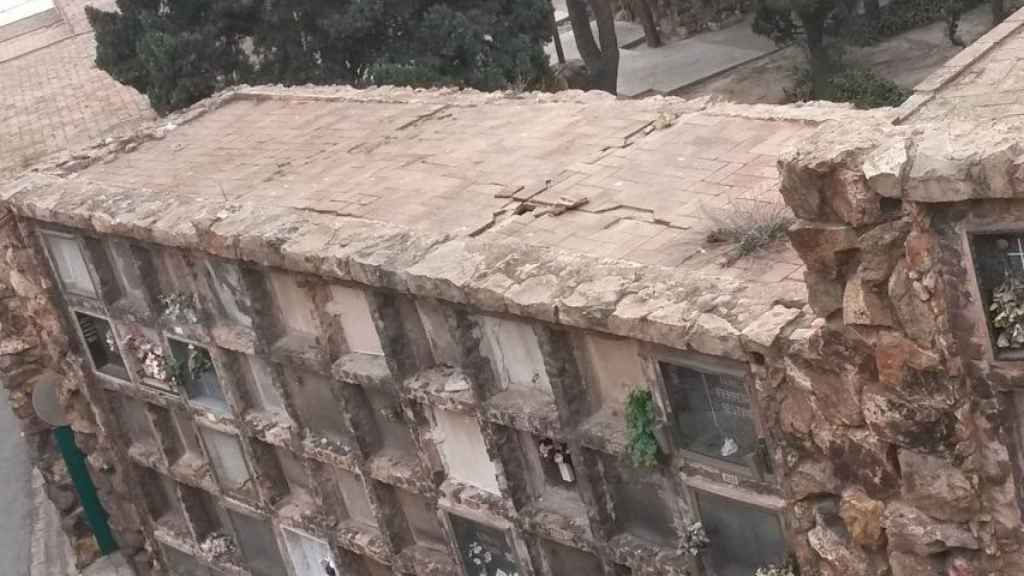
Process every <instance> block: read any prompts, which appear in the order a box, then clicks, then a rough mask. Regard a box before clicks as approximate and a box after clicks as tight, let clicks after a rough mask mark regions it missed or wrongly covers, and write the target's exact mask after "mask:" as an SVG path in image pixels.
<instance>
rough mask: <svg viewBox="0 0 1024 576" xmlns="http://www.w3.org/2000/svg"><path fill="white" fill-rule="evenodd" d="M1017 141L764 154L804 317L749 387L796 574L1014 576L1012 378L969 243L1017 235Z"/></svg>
mask: <svg viewBox="0 0 1024 576" xmlns="http://www.w3.org/2000/svg"><path fill="white" fill-rule="evenodd" d="M1020 133H1021V132H1020V131H1019V127H1018V128H1017V129H1013V127H1006V126H1003V127H995V126H991V125H988V126H960V125H957V126H942V127H923V128H921V127H918V128H915V129H910V128H906V127H894V126H892V125H891V124H888V123H885V122H883V121H878V122H870V121H865V122H863V123H860V124H858V125H844V126H843V127H842V129H841V130H840V129H839V127H838V126H835V125H828V124H826V125H824V126H823V127H822V128H821V129H820V130H819V132H817V133H816V135H815V136H814V137H813V138H811V139H809V141H807V142H806V143H804V145H802V146H801V148H800V149H799V150H795V151H792V152H790V153H788V154H785V155H784V156H783V157H782V159H781V160H780V167H781V170H782V174H783V184H782V192H783V195H784V196H785V199H786V201H787V203H788V204H789V206H790V207H791V208H792V209H793V211H794V212H795V214H796V215H797V217H798V218H799V219H800V220H799V223H798V224H797V225H796V226H794V228H793V229H792V230H791V231H790V238H791V241H792V243H793V246H794V247H795V248H796V250H797V251H798V252H799V253H800V255H801V258H802V259H803V260H804V262H805V263H806V265H807V272H806V279H807V283H808V292H809V300H810V304H811V306H812V308H813V310H814V313H815V316H816V318H815V319H814V320H813V321H811V322H810V323H809V324H807V325H805V326H802V327H800V328H799V329H797V330H795V331H794V332H793V333H792V334H791V335H790V338H789V339H788V341H787V342H786V343H785V344H784V345H783V346H781V347H779V348H778V349H775V350H773V351H770V353H769V358H768V362H767V366H768V368H765V369H764V370H763V371H762V375H761V379H760V380H761V385H762V387H763V388H766V389H771V390H773V391H774V392H773V393H771V394H770V396H771V397H772V400H770V402H773V404H772V408H770V409H769V410H768V411H767V418H768V423H767V424H768V426H769V427H770V428H772V429H773V430H774V431H775V434H776V435H777V439H778V444H779V445H780V446H783V449H782V451H783V454H782V460H783V462H784V467H785V470H784V476H785V478H786V484H787V490H788V494H787V498H788V500H789V502H790V504H791V507H792V521H793V526H792V528H793V529H794V533H795V534H796V535H797V537H796V538H795V541H794V543H793V547H794V549H795V552H796V554H797V556H798V558H799V560H800V563H801V565H802V567H803V568H804V571H805V572H808V573H812V574H821V575H823V576H827V575H840V574H842V575H854V574H884V573H891V574H893V576H924V575H931V574H939V573H942V574H946V573H948V574H953V575H956V576H965V575H968V574H1020V573H1022V572H1024V549H1022V548H1021V545H1022V544H1024V538H1022V532H1021V528H1022V525H1021V515H1020V508H1019V506H1018V502H1017V499H1016V497H1015V493H1016V489H1017V484H1016V482H1015V479H1014V474H1013V466H1012V465H1011V456H1010V455H1011V453H1012V451H1013V445H1014V442H1013V441H1012V440H1011V439H1012V438H1013V437H1014V430H1015V427H1016V426H1017V425H1019V423H1018V422H1017V421H1015V420H1016V419H1015V418H1013V417H1012V412H1013V410H1012V408H1013V404H1012V399H1011V396H1010V391H1011V390H1012V389H1014V388H1015V387H1019V381H1020V380H1019V377H1018V376H1019V374H1020V373H1021V372H1020V367H1019V366H1018V365H1014V364H1013V363H1012V362H996V361H994V360H992V352H991V345H990V341H991V340H990V339H989V337H988V335H987V331H986V318H985V314H986V311H985V308H984V306H983V305H982V304H981V302H982V299H981V298H980V297H979V296H980V295H979V291H978V288H977V286H976V283H975V279H974V272H973V268H972V266H971V253H970V246H969V238H968V231H970V230H977V229H978V228H979V227H984V226H994V225H1001V226H1003V227H1004V228H1006V227H1011V228H1012V227H1013V226H1017V227H1019V224H1016V222H1019V218H1017V217H1016V216H1019V214H1020V213H1021V210H1022V206H1021V202H1020V201H1019V200H1010V199H1008V198H1010V197H1013V196H1016V195H1017V194H1018V193H1019V192H1024V187H1022V186H1021V183H1022V179H1021V176H1022V173H1021V171H1020V169H1019V167H1020V161H1019V158H1021V153H1022V152H1024V149H1022V147H1021V145H1020V143H1019V142H1018V140H1019V134H1020ZM887 571H891V572H887Z"/></svg>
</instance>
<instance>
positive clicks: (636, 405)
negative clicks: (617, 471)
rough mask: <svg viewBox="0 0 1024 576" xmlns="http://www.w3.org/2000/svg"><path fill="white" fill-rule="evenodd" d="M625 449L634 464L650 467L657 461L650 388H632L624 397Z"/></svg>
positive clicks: (652, 402)
mask: <svg viewBox="0 0 1024 576" xmlns="http://www.w3.org/2000/svg"><path fill="white" fill-rule="evenodd" d="M626 449H627V450H628V452H629V455H630V458H632V460H633V465H634V466H637V467H640V468H651V467H653V466H655V465H656V464H657V463H658V453H659V448H658V441H657V439H656V438H655V436H654V397H653V396H652V395H651V391H650V390H641V389H636V390H632V391H630V393H629V396H628V397H627V398H626Z"/></svg>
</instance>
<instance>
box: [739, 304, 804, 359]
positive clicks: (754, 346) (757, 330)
mask: <svg viewBox="0 0 1024 576" xmlns="http://www.w3.org/2000/svg"><path fill="white" fill-rule="evenodd" d="M799 316H800V310H799V309H797V308H787V307H786V306H781V305H780V306H773V307H772V308H771V309H770V310H768V311H767V312H765V313H764V314H762V315H761V316H760V317H759V318H758V319H757V320H754V322H753V323H751V324H749V325H748V326H747V327H746V328H745V329H744V330H743V333H742V335H741V336H742V339H743V344H744V346H745V347H746V348H747V349H748V350H752V351H755V352H760V353H762V354H763V353H767V352H768V350H769V349H771V347H772V345H773V344H775V341H776V340H777V339H778V337H779V335H780V334H781V333H782V331H783V330H785V329H786V327H787V326H789V325H790V323H792V322H793V321H794V320H796V319H797V318H798V317H799Z"/></svg>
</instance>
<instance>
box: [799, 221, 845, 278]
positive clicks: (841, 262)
mask: <svg viewBox="0 0 1024 576" xmlns="http://www.w3.org/2000/svg"><path fill="white" fill-rule="evenodd" d="M788 234H789V241H790V243H791V244H792V245H793V248H794V249H795V250H796V252H797V254H799V255H800V259H801V260H803V261H804V264H806V265H807V268H808V269H809V270H814V271H815V272H816V273H820V274H823V275H825V276H827V277H829V278H836V277H838V276H839V275H840V273H841V271H842V269H843V267H844V266H845V264H846V262H848V261H849V259H850V256H851V253H850V251H851V250H853V249H855V248H856V247H857V233H856V231H854V229H853V228H851V227H849V226H846V225H843V224H820V223H813V222H798V223H797V224H794V225H793V226H792V227H791V228H790V229H789V232H788Z"/></svg>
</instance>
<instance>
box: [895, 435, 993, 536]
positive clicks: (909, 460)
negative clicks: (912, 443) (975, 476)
mask: <svg viewBox="0 0 1024 576" xmlns="http://www.w3.org/2000/svg"><path fill="white" fill-rule="evenodd" d="M899 462H900V469H901V470H902V472H903V477H902V480H901V483H902V488H903V497H904V499H905V500H906V501H907V503H908V504H912V505H914V506H916V507H917V508H918V509H919V510H921V511H922V512H925V513H926V514H928V515H929V516H931V517H933V518H935V519H937V520H946V521H950V522H967V521H969V520H971V519H972V518H974V517H975V516H976V515H977V514H978V512H979V510H980V509H981V504H980V502H979V501H978V496H977V492H976V490H975V487H974V484H973V483H972V482H971V480H970V479H969V478H968V477H967V475H965V474H964V473H963V472H962V471H961V470H960V469H959V468H957V467H956V466H953V464H952V463H950V462H948V461H947V460H945V459H942V458H938V457H935V456H928V455H925V454H919V453H917V452H912V451H910V450H900V453H899Z"/></svg>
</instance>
